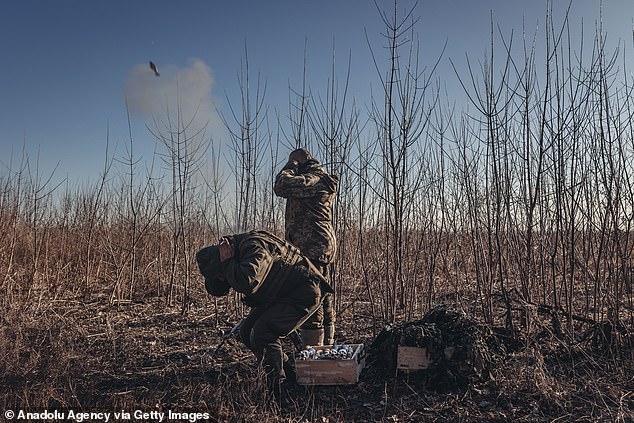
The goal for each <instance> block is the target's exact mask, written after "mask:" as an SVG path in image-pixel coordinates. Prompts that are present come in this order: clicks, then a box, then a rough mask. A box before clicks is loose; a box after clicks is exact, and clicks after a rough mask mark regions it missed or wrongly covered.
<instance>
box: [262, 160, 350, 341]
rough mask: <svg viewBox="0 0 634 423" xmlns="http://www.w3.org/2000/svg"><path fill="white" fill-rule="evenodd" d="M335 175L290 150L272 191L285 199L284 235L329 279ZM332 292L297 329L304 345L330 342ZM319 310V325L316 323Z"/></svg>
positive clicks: (333, 238) (317, 163)
mask: <svg viewBox="0 0 634 423" xmlns="http://www.w3.org/2000/svg"><path fill="white" fill-rule="evenodd" d="M338 183H339V178H338V177H337V176H335V175H329V174H328V173H327V172H326V171H325V170H324V169H323V168H322V167H321V166H320V164H319V162H318V161H317V160H315V159H313V157H312V156H311V154H310V152H308V150H306V149H304V148H300V149H297V150H295V151H293V152H292V153H291V154H290V155H289V157H288V163H287V164H286V166H284V168H283V169H282V170H281V171H280V173H278V174H277V177H276V178H275V185H274V187H273V190H274V191H275V194H276V195H277V196H279V197H283V198H286V215H285V237H286V239H287V240H288V241H290V242H291V243H293V244H294V245H296V246H298V247H299V249H300V250H301V251H302V253H303V254H305V255H306V257H308V258H309V259H310V260H311V261H312V262H313V263H314V265H315V266H316V267H317V268H318V269H319V271H320V272H321V273H322V274H323V275H324V276H325V277H326V279H330V278H329V276H330V275H329V273H330V270H329V267H330V263H332V261H333V259H334V257H335V252H336V248H337V245H336V244H337V240H336V238H335V230H334V228H333V225H332V207H333V203H334V201H335V195H336V192H337V184H338ZM333 295H334V293H333V294H330V295H327V296H326V297H325V299H324V303H323V310H320V311H319V312H318V313H316V315H315V317H314V318H311V319H309V320H308V321H307V322H306V323H305V324H304V325H303V326H302V328H301V330H300V332H301V335H302V340H303V342H304V344H306V345H323V344H324V341H325V343H326V344H334V342H335V339H334V338H335V310H334V304H333ZM322 313H323V326H322V325H321V324H320V323H319V320H320V316H321V314H322Z"/></svg>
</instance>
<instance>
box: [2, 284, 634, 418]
mask: <svg viewBox="0 0 634 423" xmlns="http://www.w3.org/2000/svg"><path fill="white" fill-rule="evenodd" d="M347 301H348V300H347V299H345V298H344V299H342V302H343V303H344V304H346V303H347ZM25 306H26V304H25V305H23V307H22V308H20V309H18V308H14V309H11V310H10V311H9V312H8V313H7V314H5V315H4V316H3V318H2V337H1V338H0V340H1V341H0V342H2V345H0V351H2V354H1V355H0V371H1V377H2V388H1V390H0V407H2V409H5V410H6V409H13V410H19V409H24V410H30V411H37V410H44V409H48V410H52V409H59V410H67V409H82V410H105V411H116V410H137V409H141V410H146V411H151V410H161V411H166V410H172V411H178V412H208V413H209V414H210V415H211V416H212V419H211V420H212V421H297V422H302V421H320V422H325V421H327V422H339V421H341V422H344V421H346V422H349V421H465V420H466V421H553V420H557V419H560V420H561V421H632V416H633V413H634V395H633V393H632V392H633V390H634V386H633V381H632V376H631V375H632V374H634V366H633V358H632V355H631V354H632V350H631V349H629V350H627V351H626V350H624V351H623V353H624V354H626V353H627V354H629V356H627V357H626V356H621V357H614V356H611V357H610V356H602V355H600V354H599V353H597V352H594V351H593V350H592V348H591V343H590V342H584V343H577V344H574V343H571V342H568V341H564V340H561V339H557V337H556V336H555V335H554V333H552V330H551V322H550V321H549V320H548V319H542V320H540V321H539V322H538V324H537V323H536V324H535V327H536V328H539V330H538V331H535V332H534V333H533V334H532V335H530V336H529V337H528V338H526V339H525V340H524V343H523V345H518V347H519V348H518V350H517V351H515V352H514V353H512V354H511V355H510V356H509V358H508V359H507V361H506V362H505V363H504V365H502V366H501V367H499V368H498V369H496V371H495V374H494V379H493V380H489V381H486V382H482V383H479V384H476V385H473V386H471V387H470V388H469V389H468V390H466V391H464V392H449V393H443V394H439V393H436V392H434V391H433V390H431V389H429V387H426V386H425V385H424V383H423V382H422V381H421V380H419V378H418V377H417V376H416V375H410V376H407V375H398V376H397V377H387V378H386V377H384V374H383V373H381V372H380V371H379V370H378V369H374V368H372V367H368V368H367V369H366V370H365V371H364V373H363V374H362V377H361V381H360V382H359V384H358V385H356V386H352V387H314V388H299V387H298V388H296V389H294V390H293V391H292V392H291V402H290V404H287V405H286V407H285V408H284V409H283V410H282V409H280V408H279V407H278V406H277V405H276V404H275V402H273V401H271V398H270V397H269V396H268V395H267V393H266V390H265V389H264V387H263V385H262V378H261V377H260V375H258V373H257V366H256V363H255V362H254V358H253V356H252V355H251V354H250V352H248V351H247V350H245V349H244V348H243V347H242V346H241V345H240V344H239V343H237V342H236V341H234V340H230V341H228V343H227V344H226V345H225V347H224V348H223V349H222V350H221V351H220V352H219V354H218V355H217V356H215V357H211V356H210V349H211V348H212V347H213V346H214V345H215V344H216V343H217V342H218V341H219V339H220V332H219V330H218V327H217V326H216V324H215V317H216V314H215V311H214V305H213V301H212V300H211V299H209V298H208V297H207V296H206V294H204V293H203V292H202V291H201V290H200V289H197V290H196V292H195V295H194V296H193V301H192V303H191V305H190V307H189V311H188V312H187V313H186V314H182V313H181V311H180V308H179V307H170V306H167V305H166V304H165V303H164V302H163V301H161V300H159V299H156V298H148V299H146V300H144V301H139V302H131V301H126V302H118V303H115V304H113V305H110V304H109V302H108V300H107V295H106V293H104V295H103V296H102V297H97V298H95V299H94V300H93V301H90V302H87V301H82V300H80V299H75V300H71V299H65V300H57V301H50V300H49V301H48V302H42V303H40V305H39V307H37V309H36V312H33V311H32V310H31V311H30V308H29V307H25ZM357 307H360V306H358V305H357ZM357 311H359V315H360V316H362V315H363V313H362V312H361V310H360V308H358V310H357ZM218 316H219V320H220V324H219V326H221V327H223V328H226V327H229V326H230V323H231V321H232V319H233V316H231V315H229V314H228V311H227V310H225V309H224V307H221V309H220V310H219V313H218ZM340 326H341V333H347V334H354V335H353V337H349V338H347V339H345V341H346V342H348V343H352V342H366V344H368V343H369V342H370V341H371V340H372V333H371V331H366V333H361V332H360V331H359V319H357V318H355V315H354V314H352V313H348V314H343V315H342V320H341V322H340ZM287 347H288V348H291V346H290V343H289V345H287Z"/></svg>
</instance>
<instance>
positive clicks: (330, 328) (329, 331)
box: [323, 325, 335, 345]
mask: <svg viewBox="0 0 634 423" xmlns="http://www.w3.org/2000/svg"><path fill="white" fill-rule="evenodd" d="M323 330H324V343H325V344H326V345H334V343H335V326H334V325H326V326H324V329H323Z"/></svg>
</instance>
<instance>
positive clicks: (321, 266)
mask: <svg viewBox="0 0 634 423" xmlns="http://www.w3.org/2000/svg"><path fill="white" fill-rule="evenodd" d="M312 263H313V264H314V265H315V267H316V268H317V270H319V271H320V272H321V274H322V275H324V277H325V278H326V280H327V281H328V282H330V264H328V263H322V262H320V261H317V260H312ZM328 326H332V327H334V326H335V308H334V294H327V295H326V296H325V297H324V299H323V302H322V306H321V307H319V309H318V310H317V311H316V312H315V314H313V315H312V316H311V317H310V318H309V319H308V320H307V321H306V323H304V324H303V325H302V329H320V328H322V327H328Z"/></svg>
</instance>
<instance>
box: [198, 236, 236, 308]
mask: <svg viewBox="0 0 634 423" xmlns="http://www.w3.org/2000/svg"><path fill="white" fill-rule="evenodd" d="M196 262H197V263H198V269H199V270H200V273H201V274H202V275H203V276H204V277H205V289H206V290H207V292H208V293H210V294H211V295H213V296H215V297H222V296H223V295H227V293H228V292H229V284H228V283H227V282H226V281H224V280H221V279H220V278H219V277H218V276H219V275H220V274H222V267H220V253H219V252H218V246H217V245H211V246H209V247H205V248H203V249H202V250H200V251H198V252H197V253H196Z"/></svg>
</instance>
